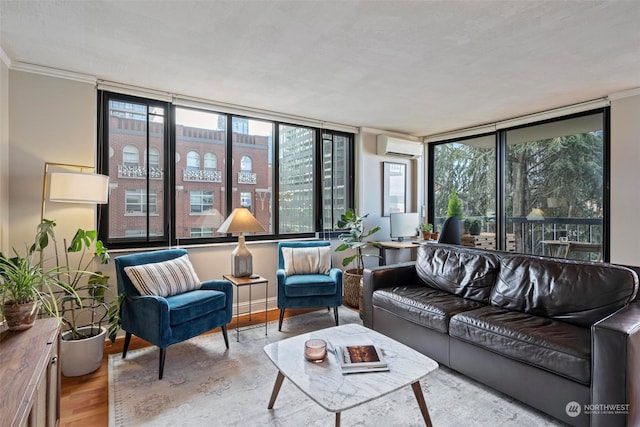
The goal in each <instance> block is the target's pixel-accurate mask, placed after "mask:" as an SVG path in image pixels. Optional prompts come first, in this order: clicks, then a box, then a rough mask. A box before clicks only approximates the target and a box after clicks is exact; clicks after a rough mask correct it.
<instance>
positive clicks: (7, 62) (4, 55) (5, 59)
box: [0, 46, 11, 68]
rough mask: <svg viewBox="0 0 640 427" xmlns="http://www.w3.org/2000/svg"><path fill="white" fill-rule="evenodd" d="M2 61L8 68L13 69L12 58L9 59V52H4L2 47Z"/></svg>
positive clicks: (0, 53) (0, 52)
mask: <svg viewBox="0 0 640 427" xmlns="http://www.w3.org/2000/svg"><path fill="white" fill-rule="evenodd" d="M0 61H2V62H4V65H6V66H7V68H11V58H9V55H7V52H5V51H4V49H3V48H2V46H0Z"/></svg>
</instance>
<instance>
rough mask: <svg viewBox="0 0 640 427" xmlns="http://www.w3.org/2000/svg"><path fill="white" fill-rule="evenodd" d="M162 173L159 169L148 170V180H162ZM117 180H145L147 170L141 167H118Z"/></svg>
mask: <svg viewBox="0 0 640 427" xmlns="http://www.w3.org/2000/svg"><path fill="white" fill-rule="evenodd" d="M163 175H164V172H163V171H162V169H160V168H149V178H150V179H162V177H163ZM118 178H136V179H146V178H147V168H146V167H141V166H127V165H118Z"/></svg>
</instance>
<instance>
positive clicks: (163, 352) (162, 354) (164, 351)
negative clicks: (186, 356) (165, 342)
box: [158, 347, 167, 380]
mask: <svg viewBox="0 0 640 427" xmlns="http://www.w3.org/2000/svg"><path fill="white" fill-rule="evenodd" d="M166 355H167V348H166V347H160V369H159V374H158V379H159V380H161V379H162V375H163V374H164V358H165V356H166Z"/></svg>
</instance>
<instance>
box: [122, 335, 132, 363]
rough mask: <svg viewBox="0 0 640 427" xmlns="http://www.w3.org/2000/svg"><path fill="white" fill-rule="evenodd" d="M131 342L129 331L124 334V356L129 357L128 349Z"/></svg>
mask: <svg viewBox="0 0 640 427" xmlns="http://www.w3.org/2000/svg"><path fill="white" fill-rule="evenodd" d="M130 342H131V332H127V333H126V334H125V336H124V348H123V350H122V358H123V359H125V358H126V357H127V350H128V349H129V343H130Z"/></svg>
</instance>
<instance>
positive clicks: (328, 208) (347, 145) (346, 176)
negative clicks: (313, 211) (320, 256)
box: [322, 131, 354, 230]
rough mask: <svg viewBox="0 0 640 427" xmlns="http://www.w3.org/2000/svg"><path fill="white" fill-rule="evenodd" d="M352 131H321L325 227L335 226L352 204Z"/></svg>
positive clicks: (323, 218)
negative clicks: (350, 132) (348, 132)
mask: <svg viewBox="0 0 640 427" xmlns="http://www.w3.org/2000/svg"><path fill="white" fill-rule="evenodd" d="M352 159H353V135H351V134H347V133H341V132H331V131H324V132H323V133H322V229H324V230H332V229H333V228H334V226H335V224H336V223H337V222H338V219H339V218H340V215H341V214H342V213H343V212H345V211H346V210H347V209H348V208H349V207H351V206H353V185H352V183H353V181H354V177H353V169H352V167H351V165H352V164H353V160H352Z"/></svg>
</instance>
